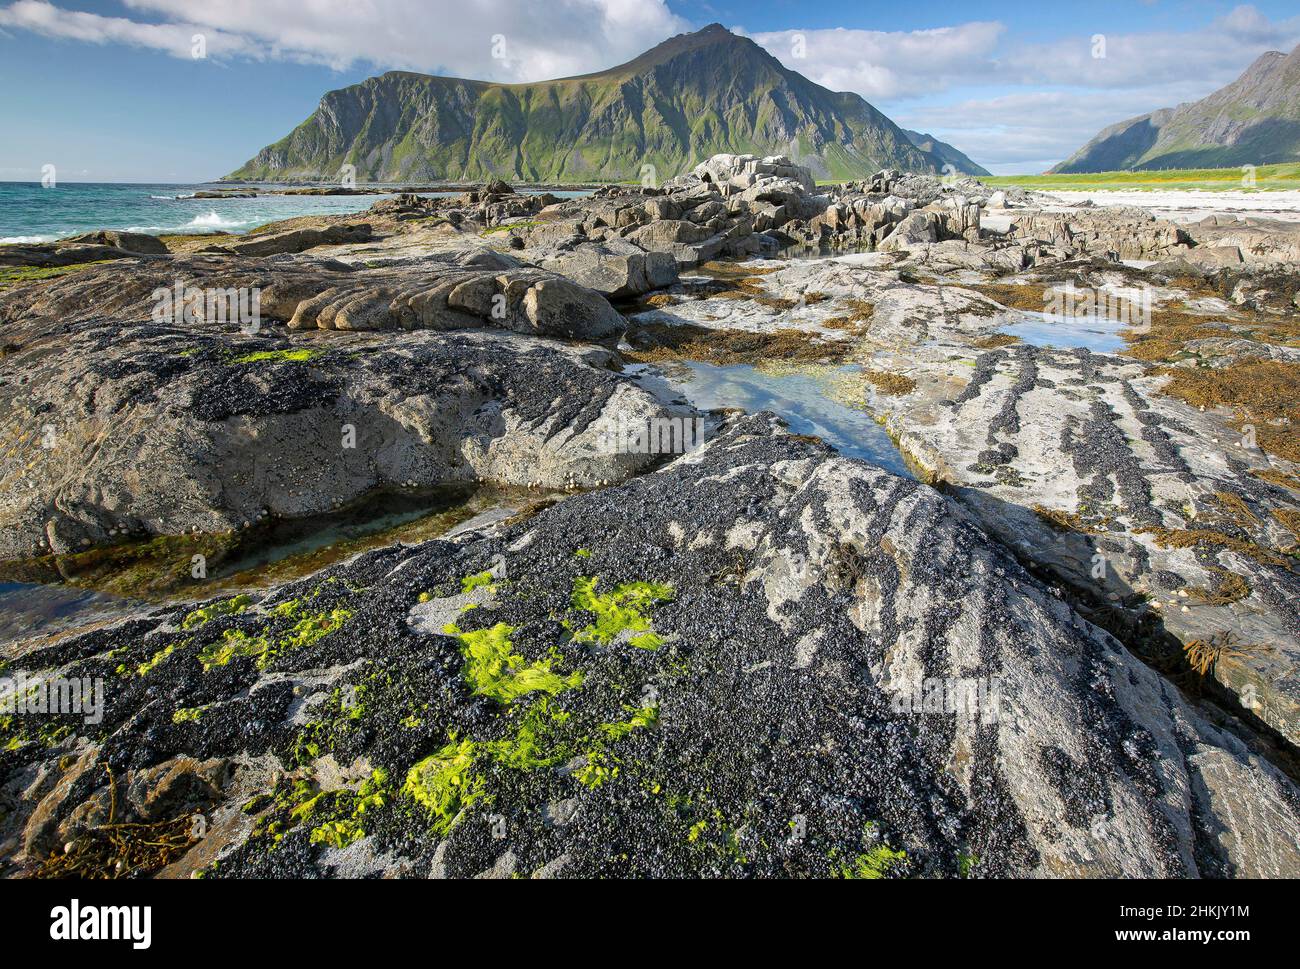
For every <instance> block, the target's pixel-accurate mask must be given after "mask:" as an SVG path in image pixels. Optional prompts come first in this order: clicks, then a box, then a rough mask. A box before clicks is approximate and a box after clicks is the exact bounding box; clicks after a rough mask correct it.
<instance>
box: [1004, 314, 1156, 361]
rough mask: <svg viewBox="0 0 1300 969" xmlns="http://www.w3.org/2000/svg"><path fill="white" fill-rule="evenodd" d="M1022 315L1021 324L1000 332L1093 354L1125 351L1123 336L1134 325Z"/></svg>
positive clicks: (1097, 318)
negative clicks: (1081, 349) (1121, 334)
mask: <svg viewBox="0 0 1300 969" xmlns="http://www.w3.org/2000/svg"><path fill="white" fill-rule="evenodd" d="M1018 315H1019V316H1020V318H1021V319H1020V322H1018V323H1012V324H1010V325H1008V326H1004V327H1002V328H1001V329H999V330H998V332H999V333H1006V334H1009V335H1010V336H1018V337H1020V339H1022V340H1024V341H1025V342H1026V343H1028V344H1031V345H1032V346H1036V347H1057V348H1060V349H1073V348H1076V347H1082V348H1083V349H1085V350H1091V351H1092V352H1093V353H1114V352H1116V351H1117V350H1121V349H1123V347H1124V340H1123V338H1122V337H1121V336H1120V335H1119V334H1120V332H1121V331H1123V330H1126V329H1128V328H1129V327H1130V326H1131V325H1132V324H1131V323H1128V322H1125V321H1123V320H1111V319H1107V318H1106V317H1104V316H1061V315H1059V314H1056V313H1029V312H1022V313H1019V314H1018Z"/></svg>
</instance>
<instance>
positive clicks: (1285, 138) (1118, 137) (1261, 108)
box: [1051, 47, 1300, 174]
mask: <svg viewBox="0 0 1300 969" xmlns="http://www.w3.org/2000/svg"><path fill="white" fill-rule="evenodd" d="M1298 160H1300V47H1297V48H1296V49H1295V50H1293V51H1292V52H1291V53H1290V54H1283V53H1280V52H1279V51H1270V52H1269V53H1267V54H1264V55H1263V56H1262V57H1260V58H1259V59H1258V60H1256V61H1255V63H1253V64H1251V65H1250V67H1249V68H1247V69H1246V73H1244V74H1242V75H1241V77H1239V78H1237V80H1235V81H1233V82H1232V83H1231V84H1229V85H1228V86H1227V87H1225V88H1221V89H1220V90H1218V91H1215V92H1214V93H1213V94H1211V95H1210V96H1209V97H1207V98H1203V99H1202V100H1200V101H1195V102H1193V103H1190V104H1181V105H1179V106H1178V107H1177V108H1165V109H1163V110H1161V111H1155V112H1153V113H1151V114H1144V115H1142V116H1141V117H1138V118H1130V119H1129V120H1128V121H1121V122H1120V123H1119V124H1115V125H1111V126H1110V127H1109V128H1107V129H1105V130H1104V131H1102V132H1101V134H1099V135H1097V137H1096V138H1093V139H1092V141H1090V142H1088V143H1087V144H1086V145H1084V146H1083V147H1082V148H1081V149H1079V150H1078V151H1077V152H1075V154H1074V155H1072V156H1071V157H1070V158H1068V159H1066V160H1065V161H1063V162H1061V164H1059V165H1057V166H1056V167H1055V168H1053V169H1052V171H1051V173H1052V174H1068V173H1073V172H1108V171H1122V170H1125V169H1153V168H1228V167H1235V166H1237V165H1272V164H1277V163H1279V162H1293V161H1298Z"/></svg>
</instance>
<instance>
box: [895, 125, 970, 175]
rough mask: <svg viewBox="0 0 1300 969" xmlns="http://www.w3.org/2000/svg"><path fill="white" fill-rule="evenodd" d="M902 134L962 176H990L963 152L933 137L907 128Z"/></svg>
mask: <svg viewBox="0 0 1300 969" xmlns="http://www.w3.org/2000/svg"><path fill="white" fill-rule="evenodd" d="M903 134H905V135H907V137H908V138H909V139H910V140H911V142H912V144H914V145H916V147H917V148H920V149H921V150H922V151H928V152H929V153H930V154H932V155H934V156H936V157H937V158H938V159H939V160H940V161H941V162H942V163H943V164H945V165H951V166H952V167H953V169H954V170H955V171H957V172H959V173H960V174H962V175H974V176H976V177H977V178H982V177H984V176H987V175H990V174H992V173H991V172H990V171H989V170H988V169H987V168H984V167H983V166H982V165H977V164H976V163H975V162H974V161H972V160H971V158H970V156H968V155H966V154H965V153H964V152H961V151H958V150H957V149H956V148H954V147H953V146H952V145H950V144H948V143H947V142H944V141H940V140H939V139H938V138H936V137H935V136H934V135H927V134H922V133H921V132H919V131H912V130H911V129H909V128H904V129H903Z"/></svg>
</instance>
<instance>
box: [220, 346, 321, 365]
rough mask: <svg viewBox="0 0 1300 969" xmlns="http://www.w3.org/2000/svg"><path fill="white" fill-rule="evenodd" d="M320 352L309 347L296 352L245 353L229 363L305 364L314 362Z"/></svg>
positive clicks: (264, 351) (259, 351)
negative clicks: (309, 361)
mask: <svg viewBox="0 0 1300 969" xmlns="http://www.w3.org/2000/svg"><path fill="white" fill-rule="evenodd" d="M321 352H322V351H320V350H313V349H311V348H309V347H303V348H301V349H298V350H258V351H256V352H254V353H246V354H244V355H243V356H240V357H235V358H234V359H233V360H231V361H230V362H231V363H269V362H282V363H306V362H307V361H308V360H314V359H316V357H319V356H320V355H321Z"/></svg>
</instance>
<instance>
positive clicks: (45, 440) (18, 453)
mask: <svg viewBox="0 0 1300 969" xmlns="http://www.w3.org/2000/svg"><path fill="white" fill-rule="evenodd" d="M552 287H560V288H561V289H563V288H566V287H569V288H572V287H573V284H571V283H568V282H566V281H564V280H560V279H554V278H553V279H551V280H549V281H546V282H543V283H539V284H538V286H537V287H535V288H534V289H535V290H536V292H537V293H538V295H539V300H538V302H539V306H538V307H535V308H533V309H532V310H530V312H537V313H540V314H544V313H547V312H557V313H561V314H562V313H563V310H562V309H557V308H556V304H555V302H554V301H553V300H551V298H550V296H549V293H546V292H545V291H546V290H549V289H550V288H552ZM529 292H533V290H530V291H529ZM552 323H554V321H547V325H552ZM555 325H558V324H555ZM282 334H283V331H281V332H280V333H274V332H270V331H267V332H266V335H264V336H260V337H242V336H240V335H238V334H237V333H236V334H228V333H223V332H221V331H220V330H219V329H217V328H215V327H205V326H188V327H187V326H170V325H168V326H164V325H159V324H154V323H140V324H135V325H124V324H122V323H121V322H120V321H116V320H113V321H110V320H107V319H103V318H100V319H98V320H90V321H87V322H85V323H82V324H77V325H75V326H74V327H72V328H71V330H70V332H66V333H62V334H60V335H59V336H58V337H57V338H55V339H53V340H49V339H37V340H33V341H31V342H30V343H29V344H27V345H25V346H24V347H23V348H22V349H20V350H18V351H17V352H12V353H9V354H6V355H5V357H4V358H3V361H0V364H2V366H3V374H4V380H3V383H0V402H2V403H3V410H4V413H5V415H6V417H5V423H4V430H5V433H6V435H7V437H8V438H9V440H10V441H11V442H13V443H12V446H11V447H10V448H9V449H8V450H7V451H6V452H5V453H4V454H3V456H0V523H2V524H3V527H2V528H0V533H2V536H3V537H0V558H17V557H22V556H28V555H32V554H38V553H47V552H54V553H60V554H61V553H68V552H74V551H80V550H83V549H84V548H86V547H89V546H92V545H101V544H110V543H112V542H113V541H114V539H113V536H114V535H118V534H123V535H125V534H129V535H146V536H150V535H176V534H181V533H185V532H190V531H199V532H204V533H222V532H229V531H232V530H234V529H238V528H239V527H240V526H241V524H242V523H245V522H249V521H255V520H258V519H259V518H260V517H262V516H265V515H269V516H279V517H287V518H293V517H302V516H310V515H315V514H321V513H324V512H327V511H329V510H331V509H333V508H334V507H336V506H337V505H339V504H343V503H347V502H349V501H352V500H355V499H357V498H359V497H361V496H363V495H366V494H367V493H369V492H371V491H374V490H377V489H382V488H396V487H401V486H408V487H409V486H412V485H414V486H419V487H431V486H435V485H442V484H447V483H453V482H474V481H477V480H488V481H494V482H500V483H503V484H512V485H525V486H538V487H546V488H566V487H593V486H595V485H596V484H598V483H600V482H603V481H618V480H622V479H623V478H625V477H627V476H628V475H630V474H632V473H634V472H636V471H638V470H640V469H642V468H644V467H645V466H646V465H647V464H648V463H650V462H652V461H654V460H655V459H656V458H655V456H654V455H652V454H646V453H638V452H635V451H629V450H627V449H626V448H619V447H617V446H616V442H615V443H613V444H611V443H610V442H608V441H606V440H604V438H603V437H602V433H603V431H602V427H603V426H604V425H605V424H609V423H610V422H618V421H622V422H623V423H624V424H625V425H628V426H632V427H635V426H637V423H638V422H643V423H644V422H645V421H648V420H650V419H654V418H662V417H665V416H671V413H670V410H666V409H665V408H664V407H663V406H662V405H660V404H659V403H658V402H656V401H655V400H654V399H653V398H652V397H651V396H650V395H648V394H647V393H645V392H643V391H641V390H639V389H637V388H636V387H635V386H634V385H632V384H631V383H630V382H629V381H628V380H627V379H626V378H621V377H619V376H617V375H615V374H613V373H611V372H610V371H609V370H608V369H606V368H607V367H608V366H610V365H611V363H612V358H611V357H610V355H609V353H608V352H607V351H604V350H599V349H595V348H587V349H581V348H572V349H570V348H567V347H564V346H561V345H559V344H556V343H553V342H549V341H545V340H537V339H530V338H526V337H519V336H514V335H509V334H503V333H501V332H500V331H497V332H495V333H488V332H477V333H469V334H446V333H430V332H420V333H410V334H405V335H404V336H403V339H402V341H401V342H400V344H391V343H388V342H386V341H385V339H384V337H383V336H382V335H373V336H371V335H366V334H356V335H345V334H321V335H319V336H317V337H315V338H314V339H309V340H304V339H301V338H298V339H293V340H290V339H287V338H286V336H287V335H282Z"/></svg>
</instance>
